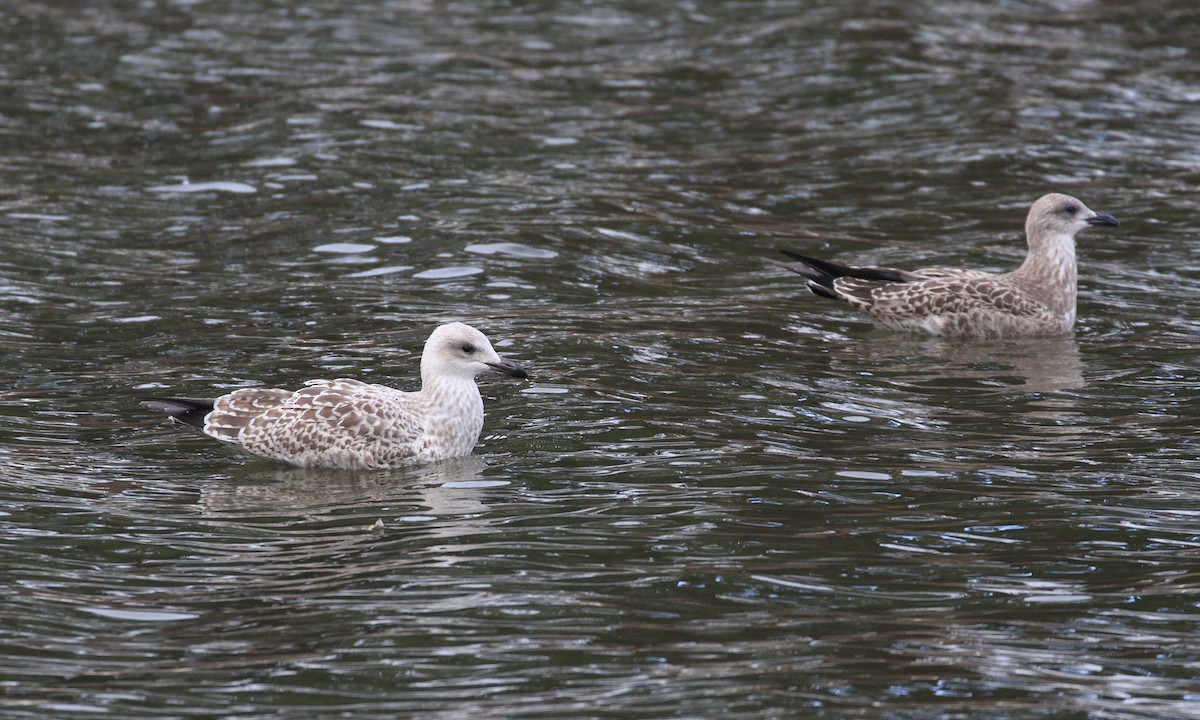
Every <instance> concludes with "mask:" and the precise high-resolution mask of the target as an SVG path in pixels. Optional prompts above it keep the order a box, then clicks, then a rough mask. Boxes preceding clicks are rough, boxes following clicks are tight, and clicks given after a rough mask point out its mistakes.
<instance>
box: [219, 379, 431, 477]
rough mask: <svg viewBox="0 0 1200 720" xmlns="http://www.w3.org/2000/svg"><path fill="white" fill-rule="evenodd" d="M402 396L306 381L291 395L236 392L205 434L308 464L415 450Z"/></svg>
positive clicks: (348, 383) (352, 384) (346, 382)
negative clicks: (384, 451) (391, 450)
mask: <svg viewBox="0 0 1200 720" xmlns="http://www.w3.org/2000/svg"><path fill="white" fill-rule="evenodd" d="M411 397H412V395H411V394H410V393H403V392H399V391H396V390H392V389H391V388H387V387H384V386H382V385H370V384H367V383H362V382H359V381H357V380H350V379H346V378H339V379H336V380H310V381H309V382H307V383H305V387H303V388H301V389H300V390H297V391H295V392H290V391H287V390H267V389H248V390H238V391H235V392H233V393H230V394H229V395H226V396H224V397H222V398H219V399H218V401H217V405H216V407H215V409H214V411H213V412H212V413H210V415H209V427H206V429H205V432H207V433H208V434H209V435H211V436H213V437H216V438H218V439H220V440H226V441H228V442H233V443H237V444H239V445H241V446H242V447H243V448H244V449H245V450H247V451H248V452H251V453H254V454H256V455H262V456H265V457H270V458H275V459H280V460H285V461H288V462H296V463H298V464H309V462H311V461H312V460H313V459H316V458H324V459H325V461H326V464H328V457H329V456H331V455H332V456H338V457H348V456H351V455H356V456H357V455H364V454H370V453H372V452H376V453H377V452H378V449H379V448H380V447H387V448H398V447H405V446H408V447H414V448H415V447H417V446H418V443H417V441H418V440H419V438H420V437H421V435H422V433H423V431H424V428H423V427H422V426H421V424H420V423H419V422H418V421H417V419H416V417H417V414H416V413H413V412H405V410H406V407H405V406H406V405H408V404H409V403H410V402H411V401H410V399H409V398H411Z"/></svg>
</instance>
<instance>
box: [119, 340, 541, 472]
mask: <svg viewBox="0 0 1200 720" xmlns="http://www.w3.org/2000/svg"><path fill="white" fill-rule="evenodd" d="M487 371H498V372H502V373H505V374H508V375H512V376H513V377H518V378H527V377H529V376H528V375H527V374H526V372H525V370H524V368H522V367H521V366H520V365H518V364H516V363H514V362H510V361H508V360H504V359H503V358H501V357H500V356H499V355H497V354H496V351H495V350H493V349H492V344H491V343H490V342H488V339H487V337H485V336H484V334H483V333H481V332H479V331H478V330H476V329H475V328H473V327H471V326H469V325H464V324H462V323H450V324H448V325H442V326H441V327H439V328H437V329H436V330H434V331H433V334H432V335H430V336H429V339H428V340H427V341H426V342H425V351H424V353H423V354H422V355H421V389H420V390H419V391H417V392H404V391H401V390H394V389H392V388H390V387H386V386H384V385H369V384H367V383H362V382H359V381H357V380H349V379H345V378H339V379H337V380H309V381H308V382H307V383H305V386H304V387H303V388H301V389H300V390H296V391H294V392H293V391H291V390H279V389H276V388H243V389H241V390H234V391H233V392H231V393H229V394H228V395H222V396H221V397H219V398H217V399H215V400H198V399H192V398H151V399H148V400H145V401H143V402H142V405H143V406H145V407H147V408H149V409H151V410H161V411H164V412H166V413H167V414H168V415H170V416H171V418H172V419H174V420H176V421H178V422H182V423H187V424H188V425H192V426H194V427H197V428H199V429H200V430H201V431H203V432H204V434H205V435H208V436H210V437H214V438H216V439H218V440H222V441H224V442H227V443H230V444H231V445H236V446H238V447H240V448H241V449H243V450H245V451H247V452H249V453H252V454H254V455H259V456H261V457H265V458H269V459H271V460H279V461H281V462H285V463H291V464H292V465H300V466H302V467H325V468H347V469H357V468H388V467H396V466H399V465H406V464H410V463H420V462H432V461H435V460H442V459H444V458H450V457H455V456H458V455H469V454H470V453H471V449H472V448H473V447H474V446H475V443H476V442H477V441H478V440H479V432H480V430H482V429H483V398H481V397H480V395H479V388H478V387H477V386H476V385H475V376H476V375H478V374H479V373H482V372H487Z"/></svg>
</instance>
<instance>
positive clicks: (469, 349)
mask: <svg viewBox="0 0 1200 720" xmlns="http://www.w3.org/2000/svg"><path fill="white" fill-rule="evenodd" d="M462 351H463V352H465V353H466V354H468V355H470V354H471V353H473V352H475V346H474V345H463V346H462Z"/></svg>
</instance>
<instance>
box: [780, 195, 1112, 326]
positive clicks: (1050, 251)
mask: <svg viewBox="0 0 1200 720" xmlns="http://www.w3.org/2000/svg"><path fill="white" fill-rule="evenodd" d="M1096 226H1108V227H1120V223H1118V222H1117V219H1116V218H1114V217H1113V216H1112V215H1109V214H1107V213H1098V212H1093V211H1092V210H1089V209H1088V207H1087V206H1086V205H1084V204H1083V203H1081V202H1080V201H1078V200H1076V199H1075V198H1073V197H1071V196H1069V195H1062V194H1060V193H1051V194H1049V195H1044V196H1042V197H1041V198H1039V199H1038V201H1037V202H1035V203H1034V204H1033V207H1031V208H1030V209H1029V216H1028V217H1027V218H1026V219H1025V237H1026V239H1027V241H1028V243H1029V255H1028V256H1027V257H1026V258H1025V262H1023V263H1022V264H1021V266H1020V267H1019V268H1017V269H1016V270H1013V271H1012V272H1008V273H999V274H997V273H987V272H982V271H980V270H968V269H965V268H924V269H921V270H911V271H907V270H897V269H894V268H883V267H851V266H848V265H840V264H838V263H833V262H829V261H827V260H817V259H816V258H811V257H807V256H805V255H801V254H799V253H795V252H792V251H790V250H780V252H782V253H783V254H784V255H786V256H788V257H789V258H792V259H793V260H798V261H799V262H798V263H779V264H780V265H783V266H784V267H786V268H787V269H788V270H791V271H792V272H795V273H798V274H800V275H803V276H804V277H805V278H807V279H808V289H809V290H811V291H812V292H813V293H814V294H816V295H820V296H821V297H826V298H831V299H834V300H842V301H844V302H846V303H849V304H850V305H851V306H852V307H854V308H856V309H858V310H861V311H862V312H865V313H866V314H867V315H868V316H869V317H870V318H871V320H872V321H874V322H875V324H876V325H879V326H880V327H884V328H888V329H890V330H900V331H906V332H922V333H932V334H934V335H944V336H948V337H970V338H1005V337H1022V336H1052V335H1065V334H1067V333H1069V332H1071V328H1072V327H1073V326H1074V325H1075V294H1076V270H1075V234H1076V233H1078V232H1079V231H1081V230H1086V229H1087V228H1089V227H1096Z"/></svg>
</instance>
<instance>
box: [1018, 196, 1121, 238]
mask: <svg viewBox="0 0 1200 720" xmlns="http://www.w3.org/2000/svg"><path fill="white" fill-rule="evenodd" d="M1097 226H1107V227H1121V223H1119V222H1117V219H1116V218H1115V217H1113V216H1112V215H1109V214H1108V213H1098V212H1095V211H1093V210H1090V209H1089V208H1088V206H1087V205H1084V204H1083V203H1081V202H1079V201H1078V200H1076V199H1075V198H1073V197H1071V196H1070V195H1063V194H1062V193H1050V194H1049V195H1043V196H1042V197H1040V198H1038V201H1037V202H1035V203H1034V204H1033V207H1031V208H1029V217H1027V218H1026V219H1025V234H1026V236H1027V237H1028V238H1029V241H1030V243H1033V242H1036V241H1037V240H1040V239H1043V238H1064V237H1065V238H1069V239H1073V238H1074V237H1075V233H1077V232H1079V231H1080V230H1086V229H1088V228H1090V227H1097Z"/></svg>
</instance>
